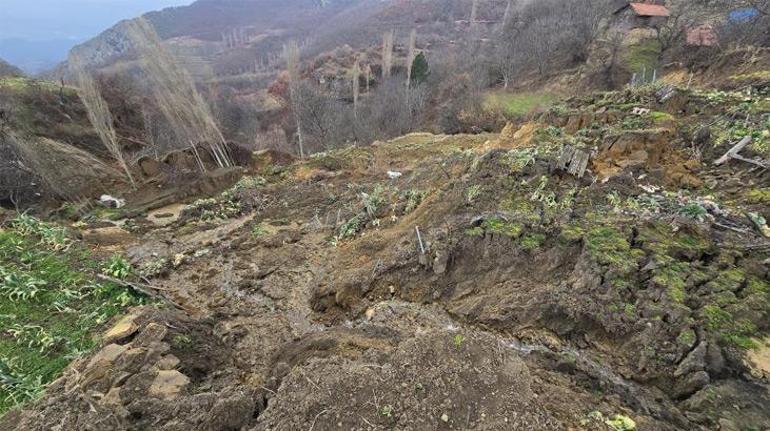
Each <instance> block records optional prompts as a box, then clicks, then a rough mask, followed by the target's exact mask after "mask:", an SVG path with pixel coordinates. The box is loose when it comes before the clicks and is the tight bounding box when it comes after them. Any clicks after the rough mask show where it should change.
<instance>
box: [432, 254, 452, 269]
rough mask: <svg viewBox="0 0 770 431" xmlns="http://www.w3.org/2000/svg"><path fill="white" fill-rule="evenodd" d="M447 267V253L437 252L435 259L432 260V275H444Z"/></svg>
mask: <svg viewBox="0 0 770 431" xmlns="http://www.w3.org/2000/svg"><path fill="white" fill-rule="evenodd" d="M447 265H449V251H448V250H437V251H436V257H435V258H433V273H435V274H443V273H445V272H446V268H447Z"/></svg>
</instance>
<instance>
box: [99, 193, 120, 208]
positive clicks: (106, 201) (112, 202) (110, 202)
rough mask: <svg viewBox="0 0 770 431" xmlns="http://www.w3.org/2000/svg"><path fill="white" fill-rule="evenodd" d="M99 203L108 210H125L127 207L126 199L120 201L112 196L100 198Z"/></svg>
mask: <svg viewBox="0 0 770 431" xmlns="http://www.w3.org/2000/svg"><path fill="white" fill-rule="evenodd" d="M99 203H101V204H102V205H104V206H106V207H107V208H123V207H124V206H126V200H125V199H118V198H115V197H112V196H110V195H101V197H99Z"/></svg>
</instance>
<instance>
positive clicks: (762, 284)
mask: <svg viewBox="0 0 770 431" xmlns="http://www.w3.org/2000/svg"><path fill="white" fill-rule="evenodd" d="M747 289H748V291H749V293H752V294H760V295H762V294H767V293H768V292H770V284H768V283H767V282H766V281H764V280H761V279H759V278H757V277H750V278H749V282H748V285H747Z"/></svg>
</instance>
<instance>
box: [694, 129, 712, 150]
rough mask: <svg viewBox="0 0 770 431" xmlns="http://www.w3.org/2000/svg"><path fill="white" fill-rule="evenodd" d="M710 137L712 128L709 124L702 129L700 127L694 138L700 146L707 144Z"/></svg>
mask: <svg viewBox="0 0 770 431" xmlns="http://www.w3.org/2000/svg"><path fill="white" fill-rule="evenodd" d="M710 139H711V129H710V128H709V127H708V126H703V127H701V128H700V129H698V131H697V132H695V136H693V138H692V140H693V142H694V143H695V144H696V145H698V146H702V145H705V144H707V143H708V142H709V140H710Z"/></svg>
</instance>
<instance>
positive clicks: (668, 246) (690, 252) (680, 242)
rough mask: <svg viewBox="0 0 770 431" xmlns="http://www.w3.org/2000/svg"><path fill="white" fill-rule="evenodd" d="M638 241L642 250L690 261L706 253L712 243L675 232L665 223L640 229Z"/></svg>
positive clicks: (684, 233) (692, 235)
mask: <svg viewBox="0 0 770 431" xmlns="http://www.w3.org/2000/svg"><path fill="white" fill-rule="evenodd" d="M637 239H638V241H639V242H640V243H642V248H644V249H645V250H648V251H650V252H652V253H653V254H654V255H656V256H670V255H684V256H687V257H688V258H689V259H690V260H691V259H693V258H697V257H699V256H700V255H702V254H703V253H704V252H706V251H707V250H708V249H709V248H710V247H711V243H710V242H709V240H708V239H707V238H704V237H702V236H700V235H698V234H695V233H689V232H683V231H679V232H674V231H673V229H671V226H669V225H667V224H664V223H649V224H646V225H644V226H642V227H641V228H640V229H639V235H638V238H637Z"/></svg>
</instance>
